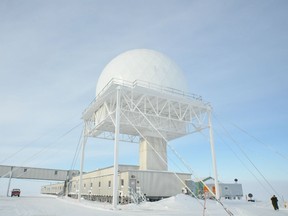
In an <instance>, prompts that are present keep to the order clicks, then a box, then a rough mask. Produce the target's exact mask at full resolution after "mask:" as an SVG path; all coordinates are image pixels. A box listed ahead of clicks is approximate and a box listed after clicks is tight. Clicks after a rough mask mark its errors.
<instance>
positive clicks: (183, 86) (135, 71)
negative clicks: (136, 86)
mask: <svg viewBox="0 0 288 216" xmlns="http://www.w3.org/2000/svg"><path fill="white" fill-rule="evenodd" d="M113 78H115V79H120V80H124V81H129V82H134V81H136V80H139V81H145V82H149V83H153V84H156V85H159V86H162V87H170V88H174V89H178V90H181V91H185V92H188V85H187V82H186V79H185V77H184V75H183V73H182V71H181V69H180V68H179V67H178V66H177V65H176V64H175V63H174V62H173V61H172V60H170V59H169V58H168V57H166V56H165V55H163V54H162V53H159V52H156V51H154V50H148V49H136V50H130V51H127V52H124V53H122V54H120V55H118V56H117V57H115V58H114V59H112V61H111V62H109V63H108V64H107V66H106V67H105V68H104V70H103V71H102V73H101V75H100V77H99V79H98V83H97V88H96V95H98V94H99V93H100V92H101V91H102V89H103V88H104V87H105V86H106V85H107V84H108V83H109V81H110V80H111V79H113Z"/></svg>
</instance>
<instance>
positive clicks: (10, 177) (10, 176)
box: [7, 166, 13, 197]
mask: <svg viewBox="0 0 288 216" xmlns="http://www.w3.org/2000/svg"><path fill="white" fill-rule="evenodd" d="M12 172H13V167H12V166H11V170H10V175H9V182H8V187H7V197H8V196H9V190H10V184H11V179H12Z"/></svg>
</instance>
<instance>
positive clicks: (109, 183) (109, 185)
mask: <svg viewBox="0 0 288 216" xmlns="http://www.w3.org/2000/svg"><path fill="white" fill-rule="evenodd" d="M121 186H124V179H121ZM90 187H91V188H92V187H93V183H92V182H91V183H90ZM98 187H99V188H100V187H101V181H99V182H98ZM108 187H109V188H110V187H111V180H109V181H108ZM74 188H76V184H74ZM84 188H86V183H84Z"/></svg>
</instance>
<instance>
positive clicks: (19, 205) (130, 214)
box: [0, 194, 288, 216]
mask: <svg viewBox="0 0 288 216" xmlns="http://www.w3.org/2000/svg"><path fill="white" fill-rule="evenodd" d="M204 204H205V206H206V210H205V213H204V214H203V211H204ZM223 204H224V206H225V207H226V208H227V209H228V210H229V211H231V212H232V213H233V215H235V216H244V215H245V216H258V215H259V216H260V215H261V216H270V215H275V214H276V215H278V216H288V209H286V208H284V207H283V206H281V205H280V210H279V211H275V210H273V207H272V205H271V203H270V202H255V203H252V202H247V201H244V200H224V201H223ZM147 214H149V215H154V216H158V215H161V216H162V215H165V216H169V215H181V216H182V215H195V216H196V215H207V216H209V215H213V216H220V215H221V216H224V215H228V213H226V212H225V210H224V209H223V207H222V206H221V205H220V204H217V203H216V202H215V201H213V200H207V202H206V203H204V201H203V200H197V199H194V198H192V197H190V196H186V195H183V194H180V195H177V196H174V197H171V198H168V199H163V200H160V201H158V202H146V203H142V204H139V205H135V204H128V205H119V206H118V209H116V210H113V208H112V205H111V204H109V203H99V202H93V201H88V200H81V202H78V200H75V199H71V198H68V197H62V198H61V197H54V196H34V197H32V196H27V197H25V196H22V197H0V216H10V215H11V216H12V215H17V216H22V215H23V216H24V215H25V216H36V215H37V216H79V215H85V216H92V215H93V216H94V215H101V216H102V215H103V216H114V215H120V216H121V215H125V216H135V215H136V216H137V215H138V216H146V215H147Z"/></svg>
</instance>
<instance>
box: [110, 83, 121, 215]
mask: <svg viewBox="0 0 288 216" xmlns="http://www.w3.org/2000/svg"><path fill="white" fill-rule="evenodd" d="M115 116H116V117H115V118H116V119H115V140H114V142H115V143H114V173H113V175H114V176H113V201H112V204H113V208H114V209H117V204H118V152H119V150H118V148H119V129H120V87H117V102H116V115H115Z"/></svg>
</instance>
